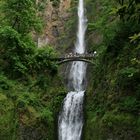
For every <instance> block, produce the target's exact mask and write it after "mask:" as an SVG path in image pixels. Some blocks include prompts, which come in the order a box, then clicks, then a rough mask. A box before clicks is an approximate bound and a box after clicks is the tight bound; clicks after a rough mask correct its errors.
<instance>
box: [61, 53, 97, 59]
mask: <svg viewBox="0 0 140 140" xmlns="http://www.w3.org/2000/svg"><path fill="white" fill-rule="evenodd" d="M93 57H95V53H93V54H77V53H68V54H65V55H63V56H61V57H60V58H93Z"/></svg>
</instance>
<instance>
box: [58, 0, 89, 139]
mask: <svg viewBox="0 0 140 140" xmlns="http://www.w3.org/2000/svg"><path fill="white" fill-rule="evenodd" d="M86 23H87V19H86V17H85V12H84V1H83V0H79V5H78V32H77V41H76V44H75V50H74V53H78V54H83V53H85V32H86V27H87V26H86ZM85 76H86V64H85V63H84V62H73V63H72V66H71V69H70V73H69V84H70V85H72V90H74V91H70V92H69V93H68V94H67V96H66V97H65V99H64V103H63V109H62V111H61V113H60V115H59V120H58V133H59V140H80V139H81V134H82V128H83V99H84V90H85Z"/></svg>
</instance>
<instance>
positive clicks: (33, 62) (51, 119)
mask: <svg viewBox="0 0 140 140" xmlns="http://www.w3.org/2000/svg"><path fill="white" fill-rule="evenodd" d="M0 12H1V16H0V139H1V140H19V139H21V140H22V139H26V140H48V139H49V140H51V139H55V135H56V133H55V127H56V117H55V116H56V114H57V113H58V109H59V107H60V105H61V102H62V99H63V98H64V95H65V89H64V88H63V82H62V81H61V79H60V77H59V76H58V75H57V65H56V64H55V63H54V62H51V61H49V60H48V58H50V57H54V56H55V55H56V52H55V51H54V50H53V48H52V47H51V46H46V47H45V46H44V47H42V48H37V44H36V43H35V41H34V40H33V38H32V36H33V34H34V33H35V32H38V33H39V32H40V31H41V28H42V25H43V22H42V21H41V20H42V19H41V18H40V17H39V16H38V8H37V7H36V2H35V0H22V1H21V0H2V1H1V2H0Z"/></svg>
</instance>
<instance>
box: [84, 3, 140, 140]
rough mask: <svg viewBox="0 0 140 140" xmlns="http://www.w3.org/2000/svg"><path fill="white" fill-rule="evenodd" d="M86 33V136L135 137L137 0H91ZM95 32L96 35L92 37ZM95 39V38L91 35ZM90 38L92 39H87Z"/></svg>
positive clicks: (139, 43)
mask: <svg viewBox="0 0 140 140" xmlns="http://www.w3.org/2000/svg"><path fill="white" fill-rule="evenodd" d="M89 3H92V7H94V8H93V10H92V11H93V12H91V13H92V14H93V15H92V16H91V15H89V17H90V21H89V22H90V23H89V27H88V34H89V36H88V39H89V40H90V41H91V42H92V39H93V38H92V37H90V36H92V35H93V37H95V36H94V33H97V34H99V37H100V38H101V39H102V41H100V42H98V44H95V43H94V45H92V44H91V45H90V48H89V50H90V51H92V50H96V51H97V56H96V60H95V62H94V63H95V65H94V67H93V68H92V81H91V83H92V85H91V84H90V87H89V89H88V91H87V92H88V93H87V97H86V107H85V112H86V115H87V116H86V126H85V129H84V131H85V139H86V140H93V139H95V140H103V139H113V140H115V139H118V140H130V139H131V140H132V139H133V140H138V139H139V137H140V116H139V113H140V110H139V107H140V36H139V34H140V13H139V10H140V7H139V6H140V2H139V1H136V0H130V1H129V0H128V1H123V0H120V1H108V0H105V1H103V0H100V1H98V0H95V1H94V2H92V1H88V4H89ZM95 38H96V37H95ZM97 39H98V38H97ZM93 42H94V40H93Z"/></svg>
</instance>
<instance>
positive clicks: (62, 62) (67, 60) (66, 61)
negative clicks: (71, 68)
mask: <svg viewBox="0 0 140 140" xmlns="http://www.w3.org/2000/svg"><path fill="white" fill-rule="evenodd" d="M72 61H82V62H86V63H90V64H92V65H93V62H92V61H90V60H87V59H64V60H61V61H59V62H57V64H58V65H61V64H64V63H68V62H72Z"/></svg>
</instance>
